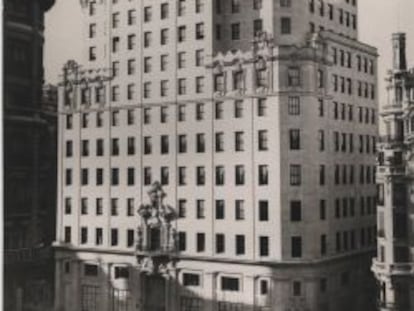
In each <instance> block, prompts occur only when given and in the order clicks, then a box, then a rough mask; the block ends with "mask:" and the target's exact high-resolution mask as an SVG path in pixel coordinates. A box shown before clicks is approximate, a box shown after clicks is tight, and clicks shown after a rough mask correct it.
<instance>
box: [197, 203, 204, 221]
mask: <svg viewBox="0 0 414 311" xmlns="http://www.w3.org/2000/svg"><path fill="white" fill-rule="evenodd" d="M204 205H205V201H204V200H197V202H196V206H197V219H203V218H204V217H205V207H204Z"/></svg>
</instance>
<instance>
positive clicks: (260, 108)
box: [257, 98, 267, 117]
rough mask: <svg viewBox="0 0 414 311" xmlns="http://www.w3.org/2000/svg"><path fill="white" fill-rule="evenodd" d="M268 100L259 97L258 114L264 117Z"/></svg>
mask: <svg viewBox="0 0 414 311" xmlns="http://www.w3.org/2000/svg"><path fill="white" fill-rule="evenodd" d="M266 108H267V102H266V98H259V99H258V100H257V116H258V117H264V116H265V115H266Z"/></svg>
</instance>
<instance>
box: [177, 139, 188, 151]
mask: <svg viewBox="0 0 414 311" xmlns="http://www.w3.org/2000/svg"><path fill="white" fill-rule="evenodd" d="M178 152H179V153H186V152H187V135H178Z"/></svg>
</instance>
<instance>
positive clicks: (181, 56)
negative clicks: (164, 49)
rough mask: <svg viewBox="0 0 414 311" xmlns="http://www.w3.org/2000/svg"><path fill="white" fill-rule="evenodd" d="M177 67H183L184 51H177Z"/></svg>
mask: <svg viewBox="0 0 414 311" xmlns="http://www.w3.org/2000/svg"><path fill="white" fill-rule="evenodd" d="M177 57H178V68H184V67H185V52H179V53H178V55H177Z"/></svg>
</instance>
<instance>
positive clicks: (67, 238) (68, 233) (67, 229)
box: [64, 226, 72, 243]
mask: <svg viewBox="0 0 414 311" xmlns="http://www.w3.org/2000/svg"><path fill="white" fill-rule="evenodd" d="M71 233H72V232H71V227H67V226H66V227H65V234H64V240H65V243H70V242H71V240H72V234H71Z"/></svg>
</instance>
